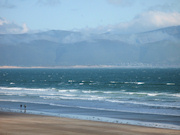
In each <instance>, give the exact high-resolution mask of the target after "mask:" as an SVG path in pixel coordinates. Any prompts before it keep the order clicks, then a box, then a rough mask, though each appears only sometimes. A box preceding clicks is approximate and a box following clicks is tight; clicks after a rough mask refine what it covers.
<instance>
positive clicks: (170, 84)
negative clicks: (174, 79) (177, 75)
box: [166, 83, 175, 85]
mask: <svg viewBox="0 0 180 135" xmlns="http://www.w3.org/2000/svg"><path fill="white" fill-rule="evenodd" d="M166 85H175V83H166Z"/></svg>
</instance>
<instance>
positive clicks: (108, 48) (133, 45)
mask: <svg viewBox="0 0 180 135" xmlns="http://www.w3.org/2000/svg"><path fill="white" fill-rule="evenodd" d="M5 65H6V66H72V65H115V66H159V67H171V66H172V67H180V26H174V27H168V28H163V29H158V30H154V31H149V32H144V33H135V34H129V35H122V34H118V33H113V32H108V33H102V34H91V33H80V32H72V31H60V30H51V31H46V32H39V33H29V34H0V66H5Z"/></svg>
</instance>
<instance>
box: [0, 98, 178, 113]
mask: <svg viewBox="0 0 180 135" xmlns="http://www.w3.org/2000/svg"><path fill="white" fill-rule="evenodd" d="M0 101H4V102H21V103H26V104H28V103H32V104H40V105H41V104H43V105H50V106H55V107H56V106H57V107H67V108H79V109H88V110H89V109H91V110H100V111H113V112H125V113H126V112H127V113H138V114H152V115H168V116H180V114H172V113H168V114H167V113H166V112H149V111H148V112H142V111H138V110H117V109H110V108H101V107H99V108H97V107H86V106H71V105H64V104H56V103H47V102H34V101H24V100H8V99H0Z"/></svg>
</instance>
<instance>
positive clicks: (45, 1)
mask: <svg viewBox="0 0 180 135" xmlns="http://www.w3.org/2000/svg"><path fill="white" fill-rule="evenodd" d="M60 3H61V2H60V0H38V1H37V4H39V5H41V6H50V7H52V6H57V5H59V4H60Z"/></svg>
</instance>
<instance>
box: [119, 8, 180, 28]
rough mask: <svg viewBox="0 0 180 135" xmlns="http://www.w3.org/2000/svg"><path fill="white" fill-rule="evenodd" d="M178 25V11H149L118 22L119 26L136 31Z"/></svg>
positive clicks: (179, 18) (179, 21)
mask: <svg viewBox="0 0 180 135" xmlns="http://www.w3.org/2000/svg"><path fill="white" fill-rule="evenodd" d="M177 25H180V13H178V12H172V13H166V12H160V11H149V12H145V13H142V14H140V15H138V16H136V17H135V18H134V19H133V20H132V21H130V22H127V23H120V24H119V27H120V28H128V29H131V30H134V31H136V32H140V31H147V30H153V29H157V28H163V27H169V26H177Z"/></svg>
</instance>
